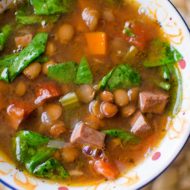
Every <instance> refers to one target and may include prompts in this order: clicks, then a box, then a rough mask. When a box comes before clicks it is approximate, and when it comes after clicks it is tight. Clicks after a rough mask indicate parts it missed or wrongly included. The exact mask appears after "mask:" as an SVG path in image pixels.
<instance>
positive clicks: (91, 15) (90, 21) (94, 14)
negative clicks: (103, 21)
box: [82, 8, 100, 31]
mask: <svg viewBox="0 0 190 190" xmlns="http://www.w3.org/2000/svg"><path fill="white" fill-rule="evenodd" d="M99 17H100V16H99V12H98V11H97V10H95V9H91V8H85V9H84V10H83V12H82V19H83V20H84V22H85V23H86V25H87V26H88V28H89V30H90V31H93V30H95V29H96V27H97V25H98V21H99Z"/></svg>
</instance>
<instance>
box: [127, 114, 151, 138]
mask: <svg viewBox="0 0 190 190" xmlns="http://www.w3.org/2000/svg"><path fill="white" fill-rule="evenodd" d="M130 125H131V132H132V133H134V134H135V135H138V136H145V135H147V134H148V133H149V132H150V130H151V127H150V125H149V124H148V122H147V121H146V119H145V117H144V116H143V114H142V113H141V112H140V111H138V112H137V113H136V114H135V115H134V116H133V118H132V119H131V121H130Z"/></svg>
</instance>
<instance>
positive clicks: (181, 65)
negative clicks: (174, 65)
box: [179, 59, 186, 69]
mask: <svg viewBox="0 0 190 190" xmlns="http://www.w3.org/2000/svg"><path fill="white" fill-rule="evenodd" d="M179 66H180V68H181V69H185V67H186V61H185V60H184V59H182V60H181V61H179Z"/></svg>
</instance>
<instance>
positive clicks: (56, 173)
mask: <svg viewBox="0 0 190 190" xmlns="http://www.w3.org/2000/svg"><path fill="white" fill-rule="evenodd" d="M33 173H34V174H35V175H36V176H38V177H45V178H49V179H52V178H62V179H65V178H67V177H69V173H68V172H67V171H66V170H65V169H64V168H63V166H62V165H61V164H60V163H59V162H58V161H57V160H55V159H53V158H50V159H49V160H47V161H46V162H44V163H42V164H41V165H38V166H37V167H36V168H35V169H34V171H33Z"/></svg>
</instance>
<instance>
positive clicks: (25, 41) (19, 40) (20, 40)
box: [15, 34, 32, 47]
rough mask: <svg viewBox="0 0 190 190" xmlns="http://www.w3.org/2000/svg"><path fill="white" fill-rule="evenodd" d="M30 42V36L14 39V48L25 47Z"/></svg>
mask: <svg viewBox="0 0 190 190" xmlns="http://www.w3.org/2000/svg"><path fill="white" fill-rule="evenodd" d="M31 41H32V34H26V35H24V36H18V37H15V44H16V46H17V47H18V46H22V47H26V46H27V45H28V44H29V43H30V42H31Z"/></svg>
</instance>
